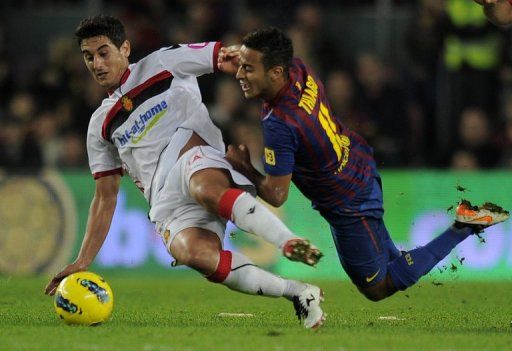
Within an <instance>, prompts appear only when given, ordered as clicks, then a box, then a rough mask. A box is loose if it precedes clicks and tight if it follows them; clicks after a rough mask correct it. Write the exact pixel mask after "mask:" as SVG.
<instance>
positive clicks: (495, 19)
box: [474, 0, 512, 26]
mask: <svg viewBox="0 0 512 351" xmlns="http://www.w3.org/2000/svg"><path fill="white" fill-rule="evenodd" d="M474 1H475V2H476V3H478V4H480V5H482V6H483V8H484V13H485V15H486V16H487V18H488V19H489V21H491V22H492V23H494V24H496V25H498V26H508V25H510V24H512V5H511V4H510V2H509V0H474Z"/></svg>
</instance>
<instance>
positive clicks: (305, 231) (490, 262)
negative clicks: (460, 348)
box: [0, 171, 512, 280]
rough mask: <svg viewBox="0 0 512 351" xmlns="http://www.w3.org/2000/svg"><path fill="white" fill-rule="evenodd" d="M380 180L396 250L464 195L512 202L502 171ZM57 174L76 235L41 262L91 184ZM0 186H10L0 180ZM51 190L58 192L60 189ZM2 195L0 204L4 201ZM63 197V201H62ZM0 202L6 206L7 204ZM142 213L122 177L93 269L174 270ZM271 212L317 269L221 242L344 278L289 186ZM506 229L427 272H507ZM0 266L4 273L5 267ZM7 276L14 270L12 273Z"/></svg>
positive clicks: (85, 178) (433, 225) (314, 217)
mask: <svg viewBox="0 0 512 351" xmlns="http://www.w3.org/2000/svg"><path fill="white" fill-rule="evenodd" d="M382 177H383V183H384V194H385V195H384V204H385V205H384V207H385V220H386V225H387V227H388V230H389V232H390V234H391V236H392V238H393V239H394V240H395V242H396V243H397V246H398V248H399V249H402V250H407V249H412V248H414V247H416V246H419V245H422V244H425V243H427V242H428V241H430V240H431V239H432V238H434V237H435V236H437V235H438V234H439V233H441V232H442V231H443V230H444V229H445V228H446V227H447V226H449V225H450V224H451V223H452V218H453V209H451V207H452V206H454V205H456V202H457V201H458V200H459V199H460V198H467V199H469V200H470V201H471V202H473V203H474V204H481V203H483V202H485V201H491V202H496V203H498V204H500V205H503V206H504V207H505V208H506V209H509V210H510V209H512V200H511V199H510V196H508V194H511V193H512V181H511V180H510V174H509V173H507V172H489V173H446V172H432V171H412V172H411V171H407V172H405V171H387V172H382ZM60 178H61V180H63V182H62V183H63V184H64V185H66V186H67V188H68V189H69V194H70V195H71V198H72V199H74V207H75V208H76V214H77V218H76V219H77V220H76V219H73V221H74V222H73V223H76V224H75V225H76V228H77V232H76V235H73V236H70V237H73V238H76V239H74V240H75V244H74V250H70V249H69V248H70V247H72V245H69V243H65V245H64V247H65V250H66V251H67V252H68V253H67V254H66V253H64V252H61V251H62V250H56V254H55V257H56V261H55V262H52V264H48V267H56V266H59V265H63V264H64V263H66V262H67V261H69V260H71V259H72V258H73V257H74V255H75V254H76V252H78V249H79V246H80V241H81V236H82V233H83V231H84V228H85V225H86V220H87V213H88V209H89V205H90V201H91V198H92V195H93V192H94V182H93V180H92V178H91V177H90V175H88V174H84V173H66V174H64V175H61V177H60ZM3 183H4V184H10V183H9V182H6V181H5V180H4V182H3ZM59 193H62V189H61V190H60V192H59ZM52 196H54V197H55V196H57V195H52ZM4 199H6V198H5V197H3V200H2V201H4V202H5V201H6V200H4ZM66 202H69V200H68V199H66ZM1 205H2V206H3V207H5V208H7V207H8V203H7V202H5V203H3V204H1ZM66 207H69V205H67V206H66ZM147 210H148V208H147V205H146V203H145V200H144V198H143V197H142V195H141V194H140V192H139V190H138V189H137V188H136V187H135V186H134V185H133V184H132V183H131V182H130V181H129V179H127V178H126V177H125V179H123V182H122V187H121V192H120V194H119V199H118V205H117V208H116V211H115V215H114V219H113V222H112V226H111V229H110V233H109V236H108V237H107V240H106V242H105V244H104V246H103V248H102V250H101V251H100V253H99V255H98V257H97V259H96V261H95V263H94V266H93V267H92V268H93V269H101V270H105V269H112V270H117V271H125V272H130V273H142V274H147V273H154V274H162V273H163V274H165V273H166V272H167V271H168V270H171V269H173V270H176V269H182V268H179V267H178V268H171V266H170V264H171V262H172V258H171V257H170V256H169V254H168V253H167V252H166V250H165V247H164V245H163V244H162V242H161V239H160V237H159V236H158V234H156V233H155V232H154V229H153V225H152V224H151V223H150V222H149V220H148V218H147ZM275 211H276V212H277V214H278V215H279V216H280V217H281V218H283V220H284V221H285V223H287V224H288V225H289V226H290V227H291V229H292V230H294V231H295V232H297V233H298V234H300V235H304V236H305V237H308V238H310V239H311V240H312V242H314V243H315V244H316V245H317V246H319V247H320V248H321V249H322V251H323V252H324V253H325V255H326V256H325V257H324V258H323V260H322V262H321V263H320V264H319V265H318V267H317V268H310V267H307V266H305V265H300V264H297V263H292V262H289V261H287V260H286V259H284V258H282V257H281V256H280V254H279V252H278V251H277V250H276V249H275V248H274V247H273V246H271V245H270V244H268V243H266V242H264V241H263V240H261V239H259V238H257V237H255V236H253V235H250V234H246V233H244V232H241V231H237V230H236V228H235V227H234V226H233V225H231V224H230V225H229V226H228V233H229V234H228V235H227V237H226V247H227V248H233V249H235V250H240V251H242V252H244V254H246V255H247V256H248V257H250V258H251V259H252V260H253V261H254V262H255V263H256V264H258V265H260V266H263V267H266V268H269V269H271V270H272V271H274V272H276V273H277V274H280V275H283V276H286V277H296V278H303V279H311V278H318V279H330V278H333V279H348V278H347V276H346V275H345V273H344V272H343V270H342V268H341V266H340V264H339V261H338V257H337V255H336V251H335V249H334V244H333V241H332V238H331V234H330V231H329V227H328V225H327V223H326V222H325V221H324V220H323V219H322V218H321V217H320V215H319V214H318V213H317V212H315V211H313V210H312V209H311V206H310V204H309V202H308V201H307V200H306V199H305V198H304V197H303V196H302V195H301V194H300V193H299V192H298V191H297V190H296V189H292V191H291V192H290V196H289V199H288V202H287V203H286V205H285V206H284V207H282V208H280V209H275ZM11 212H12V211H11ZM63 213H64V212H63ZM66 222H69V221H66ZM4 223H7V224H8V226H7V227H6V228H7V229H9V228H10V229H9V232H19V231H16V230H15V226H16V223H15V222H12V223H9V222H4ZM41 225H42V224H41ZM511 231H512V226H511V222H505V223H502V224H500V225H497V226H496V227H493V228H490V229H488V230H487V231H486V233H484V234H483V235H482V239H479V238H477V237H476V236H474V237H470V238H468V239H467V240H465V241H464V242H463V243H462V244H460V245H459V246H458V247H457V248H456V249H455V250H454V251H453V252H452V254H451V255H449V256H448V257H447V258H446V259H445V260H444V261H442V262H441V263H440V264H439V265H438V267H437V268H435V269H434V270H433V271H432V273H431V275H430V277H431V278H432V279H439V280H446V279H482V280H484V279H496V280H497V279H502V278H505V277H511V276H512V273H510V272H511V268H512V233H511ZM484 240H485V242H483V241H484ZM11 246H12V245H11ZM64 247H63V248H64ZM4 249H5V247H4ZM8 254H9V253H5V255H4V253H2V255H4V257H8ZM16 256H17V257H18V256H19V257H24V256H23V255H22V254H20V253H16ZM26 257H30V255H28V256H26ZM57 261H58V262H57ZM25 266H27V265H25ZM0 269H2V270H3V271H4V273H6V272H5V270H6V268H5V267H0ZM182 270H183V269H182ZM44 271H45V272H46V271H48V270H47V269H46V270H44ZM37 272H41V270H39V271H37ZM7 273H10V274H16V271H15V270H11V271H10V272H9V271H8V272H7ZM23 273H29V272H25V271H24V272H23Z"/></svg>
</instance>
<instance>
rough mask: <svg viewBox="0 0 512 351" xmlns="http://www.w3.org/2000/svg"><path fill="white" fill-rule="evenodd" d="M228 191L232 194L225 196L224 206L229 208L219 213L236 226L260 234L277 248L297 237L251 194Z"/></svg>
mask: <svg viewBox="0 0 512 351" xmlns="http://www.w3.org/2000/svg"><path fill="white" fill-rule="evenodd" d="M228 191H231V192H232V194H233V196H226V198H228V200H226V201H225V202H226V204H225V206H224V207H225V208H227V209H229V210H227V211H224V212H223V213H221V215H222V216H224V217H225V218H227V219H231V220H232V221H233V223H235V224H236V226H237V227H238V228H240V229H242V230H243V231H246V232H249V233H253V234H255V235H257V236H260V237H262V238H263V239H265V240H266V241H268V242H269V243H271V244H274V245H275V246H276V247H278V248H282V246H283V245H284V244H285V243H286V242H287V241H288V240H290V239H294V238H297V236H296V235H295V234H293V233H292V232H291V231H290V229H288V227H286V225H285V224H284V223H283V222H282V221H281V220H280V219H279V218H278V217H277V216H276V215H275V214H273V213H272V212H271V211H270V210H269V209H268V208H267V207H266V206H265V205H263V204H262V203H261V202H259V201H258V200H256V198H254V197H253V196H252V195H251V194H249V193H246V192H242V191H240V190H238V189H230V190H228ZM221 201H222V200H221Z"/></svg>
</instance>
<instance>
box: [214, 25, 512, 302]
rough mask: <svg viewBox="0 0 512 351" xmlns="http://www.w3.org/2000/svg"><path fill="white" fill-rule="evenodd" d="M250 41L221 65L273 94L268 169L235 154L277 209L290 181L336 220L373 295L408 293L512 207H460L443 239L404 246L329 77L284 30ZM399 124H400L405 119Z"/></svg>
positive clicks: (350, 266)
mask: <svg viewBox="0 0 512 351" xmlns="http://www.w3.org/2000/svg"><path fill="white" fill-rule="evenodd" d="M242 43H243V45H242V46H241V47H240V48H231V49H228V48H223V49H221V53H220V55H219V66H220V67H222V68H223V70H224V71H226V72H228V71H230V72H232V73H234V72H235V71H236V78H237V79H238V80H239V82H240V85H241V88H242V91H243V94H244V95H245V97H246V98H248V99H252V98H260V99H262V100H263V107H262V112H261V123H262V127H263V138H264V146H265V150H264V158H265V159H264V166H265V172H266V173H267V174H266V175H265V176H264V175H262V174H260V173H259V172H258V171H257V170H256V169H255V168H254V167H253V166H252V165H251V162H250V155H249V151H248V149H247V148H246V147H245V146H243V145H241V146H238V147H234V146H231V145H230V146H229V147H228V152H227V156H226V157H227V158H228V160H230V162H231V163H232V164H233V166H234V168H235V169H237V170H239V171H240V172H241V173H243V174H245V175H246V176H247V177H248V178H249V179H250V180H251V181H252V182H253V183H254V184H255V185H256V188H257V191H258V195H259V196H260V197H261V198H263V199H264V200H265V201H267V202H269V203H270V204H272V205H274V206H280V205H282V204H283V203H284V202H285V201H286V198H287V195H288V189H289V186H290V182H291V181H293V182H294V183H295V185H296V186H297V187H298V188H299V190H300V191H301V192H302V193H303V194H304V195H305V196H306V197H307V198H308V199H310V200H311V201H312V205H313V208H314V209H316V210H318V211H319V212H320V214H321V215H322V216H323V217H324V218H325V219H326V220H327V222H328V223H329V224H330V227H331V233H332V236H333V239H334V242H335V245H336V250H337V252H338V256H339V259H340V262H341V264H342V266H343V268H344V269H345V271H346V272H347V274H348V275H349V277H350V278H351V280H352V281H353V283H354V284H355V285H356V286H357V287H358V289H359V290H360V291H361V292H362V293H363V294H364V295H365V296H366V297H367V298H368V299H370V300H373V301H378V300H382V299H384V298H386V297H388V296H390V295H392V294H394V293H395V292H396V291H397V290H405V289H406V288H408V287H409V286H411V285H413V284H414V283H416V282H417V281H418V279H419V278H420V277H421V276H423V275H425V274H426V273H428V272H429V271H430V270H431V269H432V268H433V267H434V266H435V265H436V264H437V263H438V262H439V261H440V260H442V259H443V258H444V257H445V256H446V255H447V254H448V253H449V252H450V251H451V250H452V249H453V248H454V247H455V246H456V245H457V244H458V243H460V242H461V241H462V240H464V239H465V238H467V237H468V236H470V235H471V234H473V233H475V232H478V231H479V230H481V229H482V228H483V227H487V226H490V225H493V224H495V223H498V222H502V221H504V220H506V219H507V218H508V216H509V215H508V212H507V211H504V210H502V209H501V208H500V207H498V206H495V205H492V204H485V205H483V206H481V207H474V206H471V204H470V203H469V202H467V201H463V202H461V203H460V204H459V206H458V207H457V211H456V218H455V220H456V222H455V224H454V225H453V226H451V227H450V228H448V229H447V230H446V231H445V232H444V233H442V234H441V235H440V236H439V237H437V238H435V239H434V240H433V241H431V242H430V243H428V244H427V245H425V246H424V247H419V248H416V249H414V250H411V251H408V252H400V251H399V250H398V249H397V248H396V247H395V245H394V243H393V241H392V240H391V237H390V236H389V233H388V231H387V230H386V227H385V225H384V221H383V218H382V217H383V213H384V210H383V201H382V189H381V179H380V176H379V173H378V172H377V169H376V165H375V161H374V159H373V151H372V148H371V147H370V146H369V145H368V144H367V143H366V141H365V140H364V139H363V138H362V137H360V136H359V135H358V134H356V133H354V132H353V131H351V130H349V129H347V128H346V127H345V126H344V125H343V124H342V123H341V122H340V121H339V119H337V118H336V117H335V116H333V115H332V113H331V111H330V108H329V103H328V101H327V99H326V95H325V91H324V87H323V84H322V82H321V81H320V80H319V79H318V78H317V77H316V75H315V74H314V73H313V72H312V70H311V69H310V68H309V67H308V66H307V65H305V64H304V62H302V61H301V60H300V59H298V58H293V46H292V43H291V41H290V39H289V38H287V37H286V36H285V35H284V33H282V32H281V31H279V30H278V29H275V28H268V29H262V30H257V31H254V32H252V33H250V34H248V35H247V36H246V37H245V38H244V40H243V42H242ZM397 127H399V126H397Z"/></svg>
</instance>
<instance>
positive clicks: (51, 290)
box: [44, 262, 87, 296]
mask: <svg viewBox="0 0 512 351" xmlns="http://www.w3.org/2000/svg"><path fill="white" fill-rule="evenodd" d="M86 270H87V266H84V265H83V264H81V263H78V262H73V263H71V264H69V265H67V266H66V267H64V268H63V269H62V270H61V271H60V272H59V273H57V274H56V275H55V276H54V277H53V279H52V280H51V281H50V282H49V283H48V285H46V287H45V288H44V293H45V294H46V295H50V296H53V295H54V294H55V290H57V286H59V284H60V282H61V281H62V280H63V279H64V278H66V277H67V276H68V275H70V274H72V273H76V272H80V271H86Z"/></svg>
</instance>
